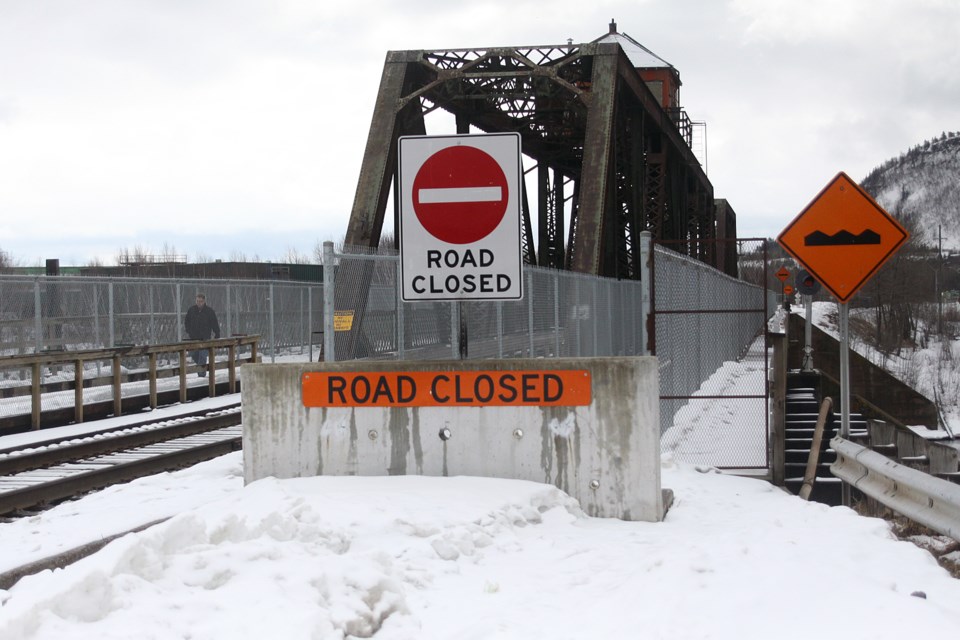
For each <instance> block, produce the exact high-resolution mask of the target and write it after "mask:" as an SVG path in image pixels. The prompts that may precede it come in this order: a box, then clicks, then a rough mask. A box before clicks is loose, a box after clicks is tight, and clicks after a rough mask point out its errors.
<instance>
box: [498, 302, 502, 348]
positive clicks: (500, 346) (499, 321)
mask: <svg viewBox="0 0 960 640" xmlns="http://www.w3.org/2000/svg"><path fill="white" fill-rule="evenodd" d="M497 357H498V358H500V359H503V300H497Z"/></svg>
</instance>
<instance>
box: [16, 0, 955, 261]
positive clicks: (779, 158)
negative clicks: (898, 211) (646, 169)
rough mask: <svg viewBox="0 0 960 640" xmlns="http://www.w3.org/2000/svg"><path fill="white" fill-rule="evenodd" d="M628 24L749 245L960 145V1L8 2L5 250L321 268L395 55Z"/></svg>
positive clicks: (591, 32) (30, 256) (592, 34)
mask: <svg viewBox="0 0 960 640" xmlns="http://www.w3.org/2000/svg"><path fill="white" fill-rule="evenodd" d="M611 19H615V20H616V21H617V24H618V27H619V31H620V32H621V33H626V34H628V35H630V36H631V37H633V38H634V39H635V40H637V41H639V42H641V43H642V44H644V45H645V46H647V47H648V48H649V49H651V50H652V51H654V52H655V53H656V54H658V55H659V56H660V57H662V58H664V59H665V60H667V61H668V62H670V63H671V64H673V65H674V66H675V67H676V68H677V69H678V70H679V72H680V77H681V80H682V81H683V88H682V90H681V102H682V105H683V106H684V108H686V110H687V111H688V113H689V114H690V117H691V118H692V119H694V120H698V121H705V122H706V123H707V152H708V160H707V165H708V174H709V177H710V179H711V181H712V182H713V185H714V190H715V195H716V196H717V197H722V198H726V199H728V200H729V201H730V203H731V204H732V206H733V208H734V209H735V211H736V212H737V215H738V224H739V235H740V236H742V237H748V236H769V237H773V236H776V235H777V234H778V233H779V232H780V231H781V230H782V229H783V228H784V227H785V226H786V224H787V223H788V222H789V221H790V220H791V219H792V218H793V217H794V216H795V215H796V214H797V213H799V212H800V211H801V210H802V209H803V208H804V206H806V204H807V203H808V202H809V201H810V199H811V198H813V196H815V195H816V194H817V193H818V192H819V190H820V189H821V188H822V187H823V186H825V184H826V183H827V182H828V181H829V180H830V179H831V178H832V177H833V176H834V175H835V174H836V173H837V172H838V171H841V170H842V171H846V172H847V173H848V174H850V175H851V177H853V178H854V179H856V180H861V179H863V177H865V176H866V174H867V173H868V172H869V171H870V170H871V169H872V168H873V167H875V166H876V165H878V164H880V163H881V162H883V161H884V160H886V159H888V158H890V157H892V156H896V155H898V154H899V153H900V152H902V151H905V150H906V149H908V148H909V147H911V146H913V145H916V144H918V143H921V142H923V141H924V140H925V139H928V138H932V137H934V136H938V135H939V134H940V133H941V132H942V131H954V130H960V117H958V106H957V105H960V75H958V74H957V72H956V70H957V69H958V68H960V47H957V46H956V37H957V33H960V3H958V2H956V0H909V1H907V0H802V1H799V0H797V1H794V0H731V1H729V2H715V1H708V0H647V1H644V0H629V1H625V0H597V1H595V2H589V3H585V2H580V1H578V2H574V1H573V0H560V1H557V2H544V1H540V2H532V1H527V0H510V1H509V2H508V1H506V0H488V1H486V2H478V3H463V2H458V3H451V2H445V1H441V0H409V1H408V2H390V1H387V0H351V1H350V2H317V1H315V0H86V1H84V2H74V1H68V0H2V1H0V249H2V250H4V251H5V252H7V253H8V254H10V255H12V256H13V257H14V259H15V260H17V261H18V262H20V263H21V264H25V265H33V264H38V263H42V260H43V259H45V258H60V260H61V264H64V265H70V264H84V263H86V262H87V261H88V260H90V259H91V258H94V257H97V256H99V257H100V258H101V259H103V260H104V261H105V262H106V263H112V262H113V260H114V258H115V257H116V254H117V252H118V250H119V249H121V248H129V249H133V248H136V247H141V248H143V249H146V250H147V251H148V252H151V253H160V252H161V251H162V250H163V249H164V245H166V246H167V248H168V249H169V248H173V249H176V252H177V253H180V254H186V255H188V256H189V257H190V258H191V259H195V258H197V257H200V255H201V254H202V256H203V257H208V258H222V259H231V258H235V257H238V256H240V255H243V256H245V257H247V258H251V259H252V258H254V257H258V258H260V259H267V260H274V259H280V258H282V257H283V256H284V254H288V253H290V252H291V251H296V252H298V253H301V254H312V251H313V247H314V246H315V245H316V244H317V242H318V241H323V240H339V239H340V238H341V237H342V236H343V234H344V232H345V230H346V225H347V220H348V217H349V213H350V208H351V206H352V203H353V197H354V191H355V188H356V183H357V177H358V174H359V169H360V162H361V159H362V153H363V148H364V144H365V142H366V137H367V131H368V129H369V126H370V120H371V116H372V112H373V102H374V98H375V95H376V91H377V88H378V85H379V81H380V73H381V70H382V68H383V61H384V56H385V54H386V52H387V51H389V50H398V49H444V48H467V47H487V46H520V45H542V44H558V43H565V42H566V41H567V39H568V38H570V39H573V41H574V42H588V41H590V40H593V39H595V38H597V37H599V36H601V35H603V34H605V33H606V32H607V27H608V23H609V22H610V20H611ZM430 133H448V132H447V131H444V132H434V131H431V132H430Z"/></svg>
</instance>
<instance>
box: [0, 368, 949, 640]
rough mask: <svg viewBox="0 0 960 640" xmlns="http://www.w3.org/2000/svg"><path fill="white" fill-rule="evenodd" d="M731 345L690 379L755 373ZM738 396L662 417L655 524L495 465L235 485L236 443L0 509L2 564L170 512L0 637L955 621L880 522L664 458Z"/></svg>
mask: <svg viewBox="0 0 960 640" xmlns="http://www.w3.org/2000/svg"><path fill="white" fill-rule="evenodd" d="M749 360H750V358H747V359H746V360H745V363H746V364H744V365H742V366H739V367H737V366H731V367H725V368H724V369H721V371H720V372H718V374H717V375H716V376H714V378H711V381H708V383H707V384H705V385H704V389H703V390H701V391H702V392H703V393H707V391H706V389H708V388H728V389H735V388H737V385H738V384H741V382H740V379H742V378H749V377H750V376H757V375H762V367H761V370H760V371H757V370H756V367H755V366H754V365H751V364H750V363H749ZM761 360H762V359H761ZM754 364H755V363H754ZM731 372H733V373H739V374H740V375H739V376H735V375H733V374H732V373H731ZM219 401H221V402H225V401H227V400H226V399H219ZM203 402H211V401H203ZM200 404H201V403H192V406H190V407H189V408H191V409H193V408H198V407H199V405H200ZM739 406H742V405H740V404H733V405H723V404H721V403H704V404H703V406H701V407H698V408H697V410H695V411H692V412H691V411H680V412H678V414H677V416H676V418H675V423H674V426H673V428H672V429H671V432H669V435H670V437H669V438H666V437H665V442H667V446H666V447H665V451H666V452H665V453H664V455H663V462H662V485H663V486H664V487H666V488H669V489H672V490H673V492H674V496H675V499H674V504H673V506H672V507H671V508H670V510H669V512H668V513H667V516H666V518H665V520H664V522H661V523H646V522H623V521H620V520H615V519H604V518H591V517H587V516H586V515H584V514H583V512H582V511H581V510H580V509H579V507H578V505H577V504H576V502H575V501H574V500H573V499H572V498H571V497H570V496H568V495H566V494H564V493H563V492H561V491H559V490H558V489H556V488H554V487H552V486H549V485H542V484H537V483H532V482H524V481H517V480H501V479H492V478H470V477H452V478H427V477H421V476H405V477H374V478H371V477H319V478H301V479H296V480H283V481H279V480H275V479H265V480H261V481H258V482H255V483H252V484H250V485H248V486H246V487H244V486H243V480H242V470H241V465H242V456H241V454H240V453H239V452H238V453H233V454H230V455H228V456H224V457H222V458H219V459H217V460H213V461H210V462H207V463H203V464H200V465H196V466H194V467H192V468H190V469H186V470H183V471H179V472H176V473H166V474H160V475H157V476H153V477H151V478H145V479H141V480H138V481H135V482H131V483H129V484H126V485H121V486H115V487H111V488H109V489H106V490H104V491H101V492H99V493H96V494H92V495H89V496H87V497H85V498H83V499H80V500H77V501H74V502H70V503H65V504H62V505H59V506H57V507H55V508H53V509H51V510H49V511H46V512H42V513H40V514H37V515H35V516H33V517H31V518H27V519H22V520H17V521H14V522H9V523H3V524H0V540H2V541H3V544H2V545H0V571H3V570H6V569H9V568H12V567H15V566H18V565H20V564H23V563H26V562H30V561H32V560H36V559H39V558H42V557H45V556H47V555H50V554H53V553H56V552H58V551H61V550H64V549H67V548H70V547H73V546H78V545H80V544H83V543H87V542H90V541H91V540H96V539H99V538H102V537H107V536H111V535H113V534H116V533H118V532H121V531H123V530H126V529H129V528H132V527H134V526H137V525H139V524H144V523H148V522H152V521H154V520H158V519H161V518H166V517H168V516H169V517H170V519H169V520H166V521H165V522H163V523H161V524H157V525H154V526H152V527H150V528H149V529H147V530H145V531H142V532H139V533H132V534H128V535H126V536H123V537H121V538H119V539H118V540H115V541H114V542H112V543H110V544H109V545H107V546H106V547H105V548H104V549H103V550H101V551H99V552H98V553H95V554H93V555H91V556H89V557H87V558H85V559H83V560H80V561H78V562H76V563H74V564H73V565H71V566H69V567H67V568H65V569H58V570H54V571H46V572H42V573H40V574H37V575H34V576H30V577H27V578H24V579H22V580H21V581H20V582H19V583H17V584H16V585H15V586H13V587H12V588H11V589H9V590H8V591H0V638H3V639H4V640H6V639H7V638H11V639H18V640H19V639H24V640H28V639H45V638H51V639H53V638H56V639H57V640H69V639H80V638H83V639H87V638H104V639H110V638H124V639H127V638H131V637H136V638H152V639H156V640H173V639H182V638H197V639H201V638H202V639H220V638H223V639H230V640H237V639H244V638H251V639H257V640H260V639H262V638H283V639H284V640H295V639H300V638H303V639H316V638H333V639H344V638H361V637H376V638H379V639H387V640H389V639H398V638H400V639H417V640H421V639H433V638H436V639H444V640H446V639H450V638H458V639H460V638H464V639H494V638H496V639H514V638H516V639H523V640H531V639H539V638H542V639H544V640H558V639H566V638H571V639H572V638H584V637H597V638H622V637H624V638H625V637H643V638H670V639H671V640H674V639H684V638H691V639H692V638H716V639H721V640H725V639H737V640H742V639H750V638H758V639H759V638H763V639H764V640H766V639H767V638H770V637H777V638H784V639H791V638H797V639H803V640H809V638H811V637H844V638H864V639H867V638H869V639H871V640H872V639H883V638H891V639H892V638H896V639H897V640H901V639H902V638H903V637H908V636H909V637H915V636H917V637H940V636H944V635H946V634H947V633H950V632H953V631H955V630H956V629H958V628H960V581H957V580H954V579H952V578H950V577H949V575H948V574H947V573H946V571H945V570H943V569H942V568H940V567H939V566H938V565H937V563H936V561H935V560H934V559H933V557H932V556H931V555H930V554H929V553H927V552H926V551H923V550H921V549H919V548H918V547H916V546H914V545H913V544H910V543H908V542H902V541H898V540H897V539H896V538H895V537H894V536H893V535H892V534H891V532H890V529H889V527H888V525H887V524H886V523H885V522H884V521H882V520H879V519H873V518H864V517H861V516H858V515H857V514H856V513H854V512H853V511H852V510H850V509H848V508H845V507H827V506H825V505H821V504H817V503H807V502H803V501H801V500H800V499H799V498H797V497H794V496H792V495H789V494H787V493H785V492H783V491H781V490H779V489H777V488H775V487H772V486H771V485H769V484H768V483H766V482H764V481H762V480H758V479H748V478H743V477H736V476H732V475H725V474H720V473H718V472H716V471H715V470H714V469H711V468H709V467H704V466H692V465H691V464H687V463H681V462H678V461H677V459H678V456H679V455H681V454H683V455H687V454H689V453H690V452H691V449H690V448H689V447H693V446H694V445H696V446H704V445H703V443H704V442H707V441H709V440H710V438H719V439H722V438H724V437H727V436H726V435H725V433H726V431H727V430H728V429H729V431H730V432H731V433H734V434H736V433H739V434H740V435H739V436H738V437H744V436H745V435H746V434H754V435H755V434H756V431H755V429H754V427H753V426H752V424H753V420H752V418H751V417H750V416H747V417H746V418H745V417H744V416H743V415H741V414H740V412H739V410H738V409H737V407H739ZM703 407H710V408H709V410H704V409H703ZM171 410H172V409H171ZM141 417H142V416H141ZM718 425H724V426H723V427H722V428H720V427H718ZM98 426H100V427H102V426H104V425H102V424H100V425H98ZM704 429H705V430H707V433H709V434H712V435H711V436H710V438H705V439H704V438H698V437H695V434H697V433H698V432H700V431H701V430H704ZM731 437H732V436H731ZM6 444H7V443H6V442H5V439H0V447H2V446H5V445H6ZM756 446H759V445H756ZM915 593H916V594H917V595H912V594H915ZM921 593H922V594H923V595H925V596H926V597H925V598H924V597H920V594H921Z"/></svg>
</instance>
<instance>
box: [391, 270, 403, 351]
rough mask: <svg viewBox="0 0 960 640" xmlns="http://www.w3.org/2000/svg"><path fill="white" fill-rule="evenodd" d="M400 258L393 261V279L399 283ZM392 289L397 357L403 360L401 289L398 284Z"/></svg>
mask: <svg viewBox="0 0 960 640" xmlns="http://www.w3.org/2000/svg"><path fill="white" fill-rule="evenodd" d="M399 271H400V260H399V259H398V260H397V261H396V262H394V263H393V281H394V282H396V283H398V284H399V283H400V273H399ZM394 290H395V291H396V292H397V359H399V360H403V357H404V348H405V345H404V341H405V340H406V327H405V326H404V317H403V291H401V288H400V286H397V287H394Z"/></svg>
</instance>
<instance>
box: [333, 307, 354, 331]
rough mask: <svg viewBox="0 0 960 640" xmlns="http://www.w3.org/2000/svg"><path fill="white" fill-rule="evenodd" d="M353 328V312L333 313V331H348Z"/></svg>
mask: <svg viewBox="0 0 960 640" xmlns="http://www.w3.org/2000/svg"><path fill="white" fill-rule="evenodd" d="M352 328H353V311H334V312H333V330H334V331H350V329H352Z"/></svg>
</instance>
